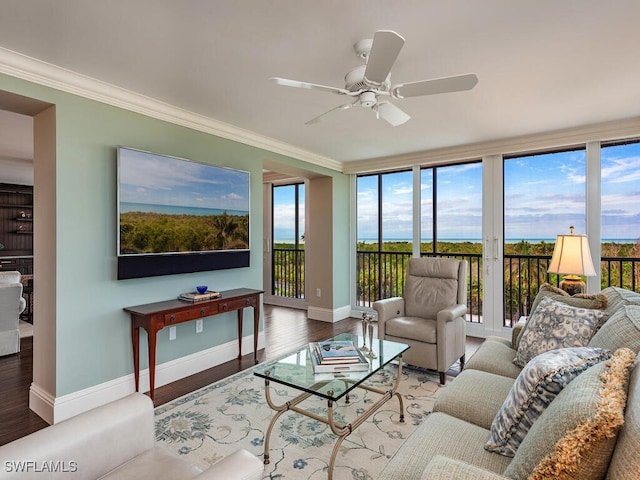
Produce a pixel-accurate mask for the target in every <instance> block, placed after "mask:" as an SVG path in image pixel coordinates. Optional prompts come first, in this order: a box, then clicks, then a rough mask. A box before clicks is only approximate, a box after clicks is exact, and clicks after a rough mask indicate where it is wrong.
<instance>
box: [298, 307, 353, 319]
mask: <svg viewBox="0 0 640 480" xmlns="http://www.w3.org/2000/svg"><path fill="white" fill-rule="evenodd" d="M350 315H351V306H349V305H347V306H344V307H340V308H334V309H330V308H320V307H309V308H308V309H307V317H309V318H310V319H312V320H320V321H322V322H329V323H335V322H338V321H340V320H343V319H345V318H347V317H349V316H350Z"/></svg>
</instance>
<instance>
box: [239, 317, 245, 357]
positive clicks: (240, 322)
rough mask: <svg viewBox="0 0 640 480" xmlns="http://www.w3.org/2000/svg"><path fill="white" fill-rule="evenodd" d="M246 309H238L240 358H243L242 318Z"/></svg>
mask: <svg viewBox="0 0 640 480" xmlns="http://www.w3.org/2000/svg"><path fill="white" fill-rule="evenodd" d="M242 312H244V309H243V308H241V309H240V310H238V360H240V359H241V358H242V318H243V314H242Z"/></svg>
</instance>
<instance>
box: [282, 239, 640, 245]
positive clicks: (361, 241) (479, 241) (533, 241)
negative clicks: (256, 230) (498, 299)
mask: <svg viewBox="0 0 640 480" xmlns="http://www.w3.org/2000/svg"><path fill="white" fill-rule="evenodd" d="M522 240H525V241H527V242H529V243H541V242H545V243H555V242H556V239H555V238H525V239H522V238H518V239H514V238H507V239H506V240H505V243H509V244H515V243H519V242H521V241H522ZM638 240H640V239H638V238H603V239H602V243H636V242H638ZM421 241H422V243H429V242H432V241H433V240H431V239H426V240H425V239H422V240H421ZM384 242H385V243H402V242H411V239H407V238H388V239H385V240H384ZM438 242H448V243H482V239H481V238H439V239H438ZM273 243H294V241H293V239H287V240H282V239H275V240H274V241H273ZM300 243H304V242H300ZM358 243H366V244H371V243H378V240H374V239H370V238H365V239H362V238H359V239H358Z"/></svg>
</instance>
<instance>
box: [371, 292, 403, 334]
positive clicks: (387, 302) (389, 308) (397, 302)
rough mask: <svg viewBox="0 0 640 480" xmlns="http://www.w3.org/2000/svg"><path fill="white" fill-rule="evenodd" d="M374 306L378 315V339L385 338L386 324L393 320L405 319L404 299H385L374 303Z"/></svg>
mask: <svg viewBox="0 0 640 480" xmlns="http://www.w3.org/2000/svg"><path fill="white" fill-rule="evenodd" d="M372 306H373V309H374V310H375V311H376V312H377V314H378V337H379V338H384V331H385V326H384V323H385V322H386V321H387V320H391V319H392V318H397V317H404V298H402V297H392V298H385V299H383V300H377V301H375V302H373V305H372Z"/></svg>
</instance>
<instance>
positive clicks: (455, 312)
mask: <svg viewBox="0 0 640 480" xmlns="http://www.w3.org/2000/svg"><path fill="white" fill-rule="evenodd" d="M466 314H467V306H466V305H464V304H462V303H461V304H458V305H452V306H451V307H447V308H444V309H442V310H440V311H439V312H438V317H437V320H438V324H440V323H443V322H451V321H453V320H454V319H455V318H458V317H464V316H465V315H466Z"/></svg>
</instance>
